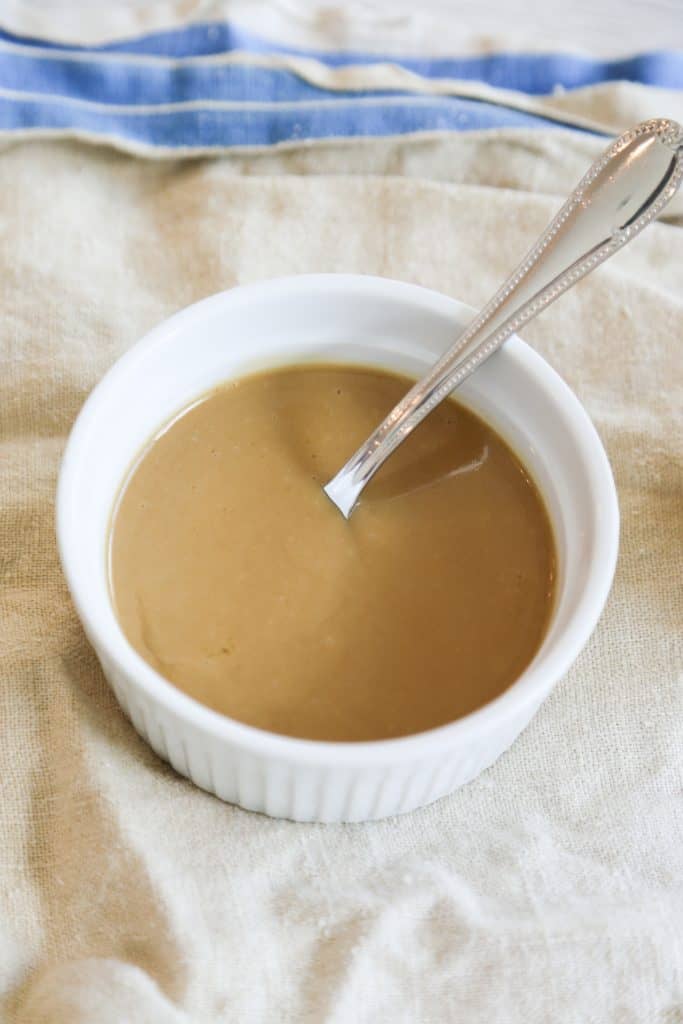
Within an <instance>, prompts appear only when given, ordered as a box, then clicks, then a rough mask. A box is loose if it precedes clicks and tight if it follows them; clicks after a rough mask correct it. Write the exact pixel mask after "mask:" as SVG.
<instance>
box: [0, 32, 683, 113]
mask: <svg viewBox="0 0 683 1024" xmlns="http://www.w3.org/2000/svg"><path fill="white" fill-rule="evenodd" d="M0 39H5V40H7V41H10V42H15V43H21V44H23V45H28V46H41V47H48V48H50V49H55V50H59V49H65V47H63V46H59V45H58V44H54V43H48V42H46V41H44V40H38V39H33V38H28V37H22V36H17V35H14V34H13V33H10V32H6V31H2V30H0ZM68 48H69V49H78V50H82V51H85V50H86V49H88V48H86V47H68ZM89 49H90V52H93V53H97V52H101V53H127V54H141V55H150V56H164V57H176V58H182V57H201V56H208V55H212V54H220V53H227V52H231V51H234V50H245V51H247V52H250V53H288V54H292V55H297V56H305V57H313V58H315V59H317V60H320V61H322V62H323V63H324V64H327V65H328V66H330V67H339V66H344V65H348V64H375V63H377V62H378V61H391V62H393V63H398V64H401V66H402V67H405V68H407V69H408V70H410V71H413V72H415V73H416V74H419V75H423V76H425V77H428V78H461V79H465V80H469V81H481V82H486V83H488V84H489V85H493V86H496V87H498V88H502V89H515V90H518V91H521V92H527V93H530V94H532V95H542V94H546V93H549V92H552V90H553V89H554V88H555V87H556V86H561V87H562V88H565V89H575V88H579V87H582V86H588V85H594V84H596V83H598V82H610V81H617V80H627V81H631V82H641V83H642V84H644V85H655V86H660V87H662V88H670V89H680V88H683V53H681V52H680V51H659V52H651V53H650V52H646V53H642V54H638V55H636V56H633V57H628V58H624V59H619V60H598V59H595V58H592V57H587V56H581V55H576V54H562V53H552V54H508V53H499V54H490V55H486V56H476V57H454V58H451V57H448V58H435V59H428V58H427V59H423V58H414V57H407V56H402V55H400V54H395V53H393V54H392V53H379V54H378V53H363V52H327V51H320V50H311V49H302V48H300V47H288V46H284V45H282V44H279V43H276V42H272V41H269V40H266V39H264V38H262V37H260V36H258V35H255V34H254V33H252V32H248V31H246V30H245V29H243V28H240V27H239V26H238V25H235V24H232V23H230V22H211V23H203V24H194V25H187V26H184V27H182V28H177V29H171V30H168V31H164V32H155V33H151V34H148V35H145V36H141V37H139V38H137V39H129V40H124V41H122V42H116V43H109V44H106V45H104V46H100V47H92V48H89Z"/></svg>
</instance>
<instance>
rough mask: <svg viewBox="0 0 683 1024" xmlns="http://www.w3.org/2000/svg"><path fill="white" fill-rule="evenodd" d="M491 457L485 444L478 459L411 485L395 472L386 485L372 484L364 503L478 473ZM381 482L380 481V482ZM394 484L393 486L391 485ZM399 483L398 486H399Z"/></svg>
mask: <svg viewBox="0 0 683 1024" xmlns="http://www.w3.org/2000/svg"><path fill="white" fill-rule="evenodd" d="M488 457H489V446H488V445H484V447H483V448H482V450H481V453H480V454H479V455H478V456H477V458H476V459H472V460H471V461H470V462H466V463H465V464H464V465H462V466H455V467H454V468H453V469H450V470H448V472H446V473H439V474H438V475H437V476H434V477H432V478H431V479H430V480H426V481H425V482H424V483H421V484H412V485H411V486H409V487H405V486H402V485H401V481H402V479H403V476H404V474H402V473H394V474H392V476H390V477H388V478H387V480H385V481H382V483H383V484H384V486H382V487H380V486H378V485H376V486H374V487H373V486H371V487H370V488H368V494H367V497H365V498H364V499H363V504H364V505H370V504H376V503H377V502H380V501H381V502H388V501H395V500H396V498H405V497H408V496H409V495H412V494H418V493H420V492H421V491H426V490H429V489H430V488H432V487H435V486H436V485H437V484H440V483H443V482H444V481H445V480H452V479H453V478H454V477H456V476H464V475H465V474H466V473H476V471H477V470H478V469H481V468H482V466H483V465H484V464H485V463H486V460H487V459H488ZM378 483H379V482H378ZM387 484H388V485H389V486H386V485H387ZM392 484H393V485H394V486H393V487H392V486H391V485H392ZM397 485H398V486H397Z"/></svg>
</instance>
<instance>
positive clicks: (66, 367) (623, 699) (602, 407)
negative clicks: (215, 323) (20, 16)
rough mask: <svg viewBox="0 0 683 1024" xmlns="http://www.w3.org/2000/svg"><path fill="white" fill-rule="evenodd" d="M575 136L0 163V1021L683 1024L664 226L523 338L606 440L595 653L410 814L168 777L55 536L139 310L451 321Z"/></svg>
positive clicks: (676, 613) (510, 254)
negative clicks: (361, 281) (291, 279)
mask: <svg viewBox="0 0 683 1024" xmlns="http://www.w3.org/2000/svg"><path fill="white" fill-rule="evenodd" d="M563 143H566V144H567V146H568V149H567V150H566V151H563V149H562V144H563ZM599 145H600V144H599V143H597V142H596V140H594V139H588V138H587V137H582V136H577V135H571V134H570V133H561V134H554V135H552V136H550V135H547V136H544V135H541V134H533V133H517V134H515V133H505V132H502V133H492V134H491V135H488V136H470V137H467V138H459V137H458V138H443V137H438V136H434V137H430V138H421V139H414V140H410V139H408V140H402V141H401V142H388V141H384V142H364V143H358V144H346V145H340V146H335V144H328V145H323V146H320V147H313V148H311V149H303V150H300V151H298V152H293V153H290V154H289V155H288V154H287V153H284V154H280V155H272V154H271V155H270V156H264V157H262V158H261V157H258V156H254V157H253V158H250V159H249V160H243V161H240V160H239V159H237V158H232V159H228V158H226V159H214V160H208V159H207V160H200V161H195V162H187V163H182V162H177V163H176V162H144V161H140V160H137V159H135V158H133V157H130V156H126V155H120V154H115V153H112V152H110V151H107V150H104V149H97V148H94V147H86V146H80V145H78V144H76V143H69V142H41V143H33V144H29V143H21V144H17V145H15V146H8V147H6V148H5V149H4V151H3V152H2V153H0V281H1V282H2V286H1V287H2V305H1V307H0V360H1V367H0V470H1V471H0V543H1V545H2V547H1V555H0V557H1V563H0V564H1V567H2V589H1V591H0V602H1V608H0V613H1V627H0V673H1V675H0V792H1V794H2V797H1V801H0V990H1V992H2V1002H1V1003H0V1007H1V1008H0V1019H2V1020H4V1021H7V1022H18V1024H52V1022H59V1024H61V1022H65V1024H85V1022H87V1024H91V1022H96V1024H120V1022H136V1024H137V1022H145V1024H146V1022H150V1024H152V1022H154V1024H181V1022H182V1024H185V1022H188V1024H189V1022H192V1024H194V1022H200V1024H203V1022H215V1021H228V1022H240V1024H241V1022H246V1024H261V1022H263V1024H270V1022H282V1024H309V1022H329V1024H351V1022H353V1024H371V1022H372V1024H376V1022H381V1024H384V1022H387V1024H389V1022H390V1024H444V1022H446V1024H450V1022H460V1021H463V1022H468V1024H469V1022H475V1021H476V1022H479V1021H485V1022H487V1024H508V1022H509V1024H517V1022H524V1024H545V1022H563V1024H564V1022H572V1024H579V1022H581V1024H582V1022H596V1024H598V1022H615V1024H632V1022H633V1024H653V1022H660V1024H679V1022H681V1021H683V806H682V802H681V797H682V789H683V787H682V785H681V782H682V778H681V754H682V751H683V730H682V721H683V701H682V699H681V692H682V690H681V662H682V657H681V643H680V640H681V625H682V621H681V619H682V617H681V595H680V577H679V573H680V556H681V512H682V508H681V493H682V479H681V425H682V423H681V397H682V396H681V365H682V357H681V351H682V350H681V330H682V320H681V313H682V306H681V295H682V284H683V235H682V233H681V228H680V227H678V226H676V223H675V220H674V221H670V222H669V223H662V224H658V225H656V226H654V227H653V228H651V229H650V230H648V231H647V232H646V233H645V235H643V236H642V237H641V238H640V239H638V240H637V241H636V242H635V243H634V244H633V245H632V246H631V247H629V248H628V249H627V250H625V251H624V252H623V253H622V254H620V255H619V256H618V257H617V258H616V259H615V260H614V261H613V262H612V263H610V264H609V265H608V266H606V267H604V268H602V269H600V270H599V271H598V272H597V273H595V274H594V275H593V276H592V277H591V278H590V279H588V280H586V281H585V282H583V283H582V284H581V285H579V286H578V287H577V288H576V289H575V290H574V291H572V292H571V293H569V294H568V295H566V296H565V297H564V298H562V299H561V300H559V301H558V302H557V304H556V305H555V306H553V307H552V309H550V310H549V311H548V312H546V313H545V314H544V315H543V316H542V317H541V318H540V319H539V320H538V321H536V322H535V323H533V324H531V325H530V326H529V328H528V329H527V330H526V331H525V332H524V336H525V338H526V339H527V340H528V341H530V342H531V343H532V344H533V345H534V346H535V347H536V348H537V349H538V351H540V352H541V353H542V354H543V355H544V356H545V357H546V358H547V359H548V360H549V361H550V362H551V363H552V365H553V366H555V367H556V368H557V369H558V370H559V372H560V373H561V374H562V375H563V376H564V378H565V379H566V380H567V381H568V382H569V384H570V385H571V386H572V387H573V388H574V390H575V391H576V393H577V394H578V396H579V397H580V399H581V400H582V401H583V402H584V403H585V405H586V407H587V409H588V411H589V413H590V414H591V416H592V417H593V420H594V422H595V423H596V425H597V427H598V430H599V431H600V434H601V436H602V438H603V441H604V443H605V445H606V448H607V451H608V454H609V456H610V459H611V462H612V465H613V468H614V471H615V475H616V481H617V487H618V490H619V496H620V503H621V511H622V516H623V532H622V542H621V555H620V560H619V567H618V571H617V577H616V582H615V586H614V590H613V592H612V595H611V598H610V600H609V602H608V605H607V608H606V611H605V613H604V616H603V618H602V621H601V623H600V626H599V627H598V629H597V631H596V633H595V635H594V637H593V639H592V640H591V642H590V644H589V645H588V647H587V648H586V650H585V651H584V653H583V654H582V655H581V657H580V658H579V660H578V661H577V663H576V665H575V666H574V668H573V669H572V670H571V672H570V673H569V674H568V676H567V677H566V678H565V679H564V680H563V681H562V682H561V683H560V684H559V686H558V687H557V689H556V691H555V692H554V693H553V695H552V697H551V698H550V699H549V700H548V701H547V702H546V704H545V705H544V706H543V707H542V709H541V711H540V713H539V714H538V716H537V717H536V718H535V719H534V721H533V722H532V724H531V725H530V727H529V728H528V729H527V730H526V731H525V733H524V734H523V735H522V737H521V738H520V739H519V740H518V741H517V743H516V744H515V745H514V746H513V747H512V749H511V750H510V751H509V752H508V753H507V754H506V755H505V756H504V757H503V758H501V760H500V761H499V762H498V763H497V764H496V765H494V766H493V767H492V768H491V769H489V770H488V771H487V772H485V773H484V775H482V776H481V777H480V778H479V779H477V780H475V781H474V782H472V783H471V784H470V785H468V786H466V787H465V788H463V789H461V790H459V791H458V792H456V793H454V794H453V795H452V796H450V797H447V798H445V799H443V800H441V801H439V802H438V803H436V804H434V805H432V806H431V807H428V808H426V809H424V810H422V811H419V812H416V813H413V814H411V815H408V816H406V817H402V818H396V819H390V820H387V821H384V822H379V823H375V824H368V825H354V826H348V825H346V826H315V825H297V824H292V823H290V822H286V821H271V820H269V819H267V818H265V817H261V816H258V815H255V814H249V813H246V812H244V811H242V810H240V809H238V808H235V807H231V806H228V805H226V804H222V803H221V802H220V801H218V800H217V799H215V798H213V797H211V796H208V795H207V794H205V793H203V792H201V791H199V790H198V789H195V788H194V787H193V786H192V785H191V784H190V783H189V782H187V781H185V780H184V779H182V778H180V777H179V776H177V775H176V774H175V773H174V772H173V771H172V770H171V769H170V768H169V767H167V766H166V765H165V764H164V763H162V762H161V761H160V760H159V759H158V758H157V757H156V756H155V755H154V754H153V753H152V752H151V751H150V750H149V749H148V748H147V747H146V746H145V745H144V744H143V743H142V741H141V740H139V739H138V737H137V736H136V734H135V733H134V732H133V729H132V727H131V726H130V725H129V723H128V722H127V721H126V719H125V718H124V717H123V715H122V713H121V711H120V710H119V708H118V706H117V704H116V703H115V701H114V698H113V696H112V694H111V692H110V691H109V689H108V687H107V685H106V683H105V681H104V679H103V676H102V673H101V671H100V669H99V667H98V664H97V662H96V660H95V657H94V655H93V653H92V651H91V649H90V648H89V646H88V644H87V642H86V641H85V638H84V636H83V633H82V631H81V628H80V626H79V623H78V621H77V619H76V616H75V614H74V611H73V608H72V606H71V603H70V600H69V596H68V594H67V590H66V587H65V584H64V581H63V579H62V575H61V572H60V567H59V564H58V559H57V552H56V547H55V539H54V532H53V500H54V490H55V481H56V476H57V471H58V465H59V459H60V456H61V453H62V450H63V448H64V443H65V439H66V436H67V433H68V431H69V429H70V427H71V424H72V423H73V421H74V418H75V416H76V414H77V412H78V410H79V408H80V406H81V404H82V402H83V400H84V399H85V397H86V395H87V394H88V392H89V391H90V390H91V388H92V387H93V386H94V385H95V383H96V382H97V381H98V379H99V378H100V377H101V375H102V374H103V373H104V371H105V370H106V369H107V368H108V367H109V366H110V365H111V364H112V362H113V361H114V360H115V359H116V358H117V357H118V356H119V355H120V354H121V353H122V352H124V351H125V350H126V349H127V348H128V347H129V346H130V345H132V344H133V343H134V342H135V341H136V340H137V339H138V338H139V337H140V336H141V335H142V334H143V333H144V332H145V331H146V330H148V329H149V328H150V327H152V326H153V325H154V324H156V323H158V322H159V321H160V320H161V319H163V318H164V317H166V316H168V315H169V314H170V313H172V312H173V311H174V310H177V309H178V308H179V307H181V306H184V305H185V304H187V303H190V302H194V301H195V300H197V299H199V298H202V297H203V296H205V295H208V294H210V293H212V292H215V291H219V290H221V289H225V288H229V287H231V286H232V285H235V284H238V283H242V282H247V281H254V280H258V279H261V278H266V277H269V276H272V275H279V274H284V273H303V272H309V271H316V272H319V271H347V272H348V271H352V272H359V273H369V274H382V275H386V276H389V277H394V278H398V279H401V280H406V281H413V282H418V283H420V284H423V285H427V286H429V287H432V288H437V289H441V290H442V291H444V292H446V293H448V294H450V295H453V296H457V297H458V298H460V299H463V300H465V301H466V302H470V303H472V304H474V305H476V304H478V303H481V302H482V301H483V300H485V299H486V298H487V297H488V295H489V294H490V293H491V291H492V289H493V288H494V287H495V286H496V285H497V284H498V283H499V282H500V281H501V280H502V278H503V277H504V276H505V275H506V274H507V272H508V271H509V270H510V269H511V268H512V266H513V265H514V264H515V263H516V261H517V260H518V258H519V257H520V256H521V255H522V253H523V252H524V251H525V250H526V248H527V247H528V245H529V244H530V242H531V241H532V240H533V239H534V237H535V236H536V234H537V233H538V232H539V231H540V229H541V228H542V227H543V226H544V224H545V223H546V221H547V220H548V218H549V217H550V215H551V214H552V213H553V212H554V210H555V209H556V208H557V206H558V203H559V199H558V197H557V196H556V195H553V194H552V193H553V192H558V191H561V190H563V189H566V188H568V187H570V186H571V185H572V184H573V183H574V181H575V180H576V178H577V176H578V174H579V173H580V171H581V169H582V168H583V167H584V166H585V165H586V163H587V162H588V160H589V159H590V158H591V156H592V155H594V151H596V149H597V148H599ZM314 151H315V153H314ZM316 153H317V156H316V155H315V154H316ZM316 160H317V165H316ZM316 170H317V173H315V172H316ZM335 171H336V172H341V171H353V172H354V173H353V175H352V176H343V175H340V174H335V173H334V172H335ZM245 172H249V176H247V175H246V173H245ZM429 176H431V177H432V178H439V179H441V180H440V181H435V180H432V181H429V180H426V178H427V177H429ZM482 183H483V184H482Z"/></svg>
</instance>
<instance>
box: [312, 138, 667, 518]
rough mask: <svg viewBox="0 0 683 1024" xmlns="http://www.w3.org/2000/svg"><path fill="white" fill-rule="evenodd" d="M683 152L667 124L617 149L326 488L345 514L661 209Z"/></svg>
mask: <svg viewBox="0 0 683 1024" xmlns="http://www.w3.org/2000/svg"><path fill="white" fill-rule="evenodd" d="M682 154H683V129H682V128H681V127H680V125H678V124H677V123H676V122H675V121H669V120H662V119H657V120H652V121H645V122H643V124H640V125H638V126H637V127H636V128H632V129H631V130H630V131H627V132H626V133H625V134H624V135H621V136H620V137H619V138H618V139H616V141H615V142H613V143H612V145H611V146H609V148H608V149H607V150H606V151H605V152H604V153H603V155H602V156H601V157H599V159H598V160H597V161H596V162H595V163H594V164H593V165H592V166H591V168H590V169H589V170H588V172H587V174H586V175H585V176H584V177H583V178H582V180H581V181H580V182H579V184H578V186H577V187H576V188H575V189H574V191H573V192H572V193H571V195H570V196H569V198H568V199H567V201H566V202H565V204H564V206H563V207H562V209H561V210H560V211H559V213H558V214H557V216H556V217H555V218H554V220H553V221H552V222H551V223H550V224H549V225H548V227H547V228H546V230H545V231H544V233H543V234H542V235H541V237H540V238H539V239H538V241H537V242H536V244H535V245H534V247H533V248H532V249H531V251H530V252H529V253H528V254H527V256H525V258H524V259H523V260H522V262H521V263H520V265H519V266H518V267H517V269H516V270H515V271H514V272H513V273H512V275H511V276H510V277H509V278H508V279H507V281H506V282H505V284H503V285H502V287H501V288H500V289H499V290H498V291H497V292H496V294H495V295H494V296H493V298H492V299H491V300H490V301H489V302H488V303H487V304H486V306H484V308H483V309H482V311H481V312H480V313H479V314H478V315H477V316H476V317H475V318H474V320H473V321H472V323H471V324H470V326H469V327H467V328H466V329H465V331H464V332H463V333H462V334H461V335H460V337H459V338H458V339H457V341H456V342H455V344H454V345H453V346H452V347H451V348H450V349H448V351H447V352H446V353H445V354H444V355H443V356H442V357H441V358H440V359H439V360H438V361H437V362H436V363H435V364H434V366H433V367H432V369H431V370H430V371H429V373H428V374H427V375H426V376H425V377H423V378H422V380H420V381H418V383H417V384H415V385H414V387H412V388H411V390H410V391H409V392H408V393H407V394H406V395H405V397H404V398H402V399H401V401H400V402H399V403H398V404H397V405H396V406H395V407H394V408H393V409H392V410H391V412H390V413H389V415H388V416H387V417H386V419H385V420H384V421H383V422H382V423H381V424H380V425H379V427H378V428H377V430H375V432H374V433H373V434H372V435H371V436H370V437H369V438H368V440H367V441H366V442H365V443H364V444H363V445H362V446H361V447H360V448H359V449H358V451H357V452H356V453H355V454H354V455H353V456H352V457H351V459H349V461H348V462H347V463H346V465H345V466H343V467H342V469H341V470H340V471H339V473H337V475H336V476H335V477H334V478H333V479H332V480H330V482H329V483H328V484H327V485H326V487H325V492H326V493H327V495H328V496H329V497H330V498H331V499H332V501H333V502H334V503H335V505H337V507H338V508H339V509H340V511H341V512H342V513H343V515H344V516H346V518H348V517H349V515H350V514H351V511H352V510H353V507H354V505H355V504H356V501H357V500H358V496H359V495H360V493H361V491H362V490H363V488H364V487H365V485H366V484H367V483H368V481H369V480H370V479H371V478H372V477H373V476H374V474H375V473H376V472H377V470H378V469H379V468H380V466H381V465H382V464H383V463H384V462H385V460H386V459H387V458H388V457H389V456H390V455H391V453H392V452H393V451H394V450H395V449H396V448H397V447H398V445H399V444H400V443H401V442H402V441H403V440H404V439H405V438H406V437H407V436H408V434H410V433H411V431H413V430H414V429H415V427H416V426H417V425H418V423H420V422H421V421H422V420H423V419H424V417H425V416H427V415H428V414H429V413H430V412H431V411H432V409H434V407H435V406H437V405H438V404H439V402H441V401H443V399H444V398H446V397H447V396H448V395H449V394H450V393H451V391H453V389H454V388H456V387H457V386H458V385H459V384H461V383H462V382H463V381H464V380H465V378H466V377H469V375H470V374H471V373H473V371H474V370H476V369H477V367H479V366H481V364H482V363H483V362H484V360H485V359H488V357H489V356H490V355H492V354H493V353H494V352H495V351H496V350H497V349H498V348H500V346H501V345H502V344H503V342H504V341H505V340H506V339H507V338H508V337H509V336H510V335H511V334H512V333H513V332H514V331H516V330H518V329H519V328H520V327H521V326H522V325H523V324H525V323H527V322H528V321H529V320H531V319H533V317H535V316H536V314H537V313H539V312H540V311H541V310H542V309H545V307H546V306H549V305H550V303H551V302H554V301H555V299H556V298H557V297H558V296H559V295H561V294H562V293H563V292H565V291H567V289H568V288H571V287H572V285H574V284H576V282H577V281H578V280H580V278H582V277H585V276H586V274H589V273H590V272H591V271H592V270H594V269H595V267H597V266H598V265H599V264H600V263H603V262H604V261H605V260H606V259H609V257H610V256H613V255H614V253H615V252H617V251H618V250H619V249H621V248H622V246H624V245H626V243H627V242H629V241H630V240H631V239H632V238H634V237H635V236H636V235H637V234H638V233H639V232H640V231H642V230H643V228H644V227H646V226H647V225H648V224H649V223H650V221H652V220H654V219H655V217H657V216H658V215H659V213H661V211H662V209H663V208H664V207H665V206H666V204H667V203H668V202H669V200H670V199H671V198H672V196H673V195H674V193H675V192H676V189H677V188H678V186H679V184H680V182H681V177H682V176H683V155H682Z"/></svg>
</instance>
